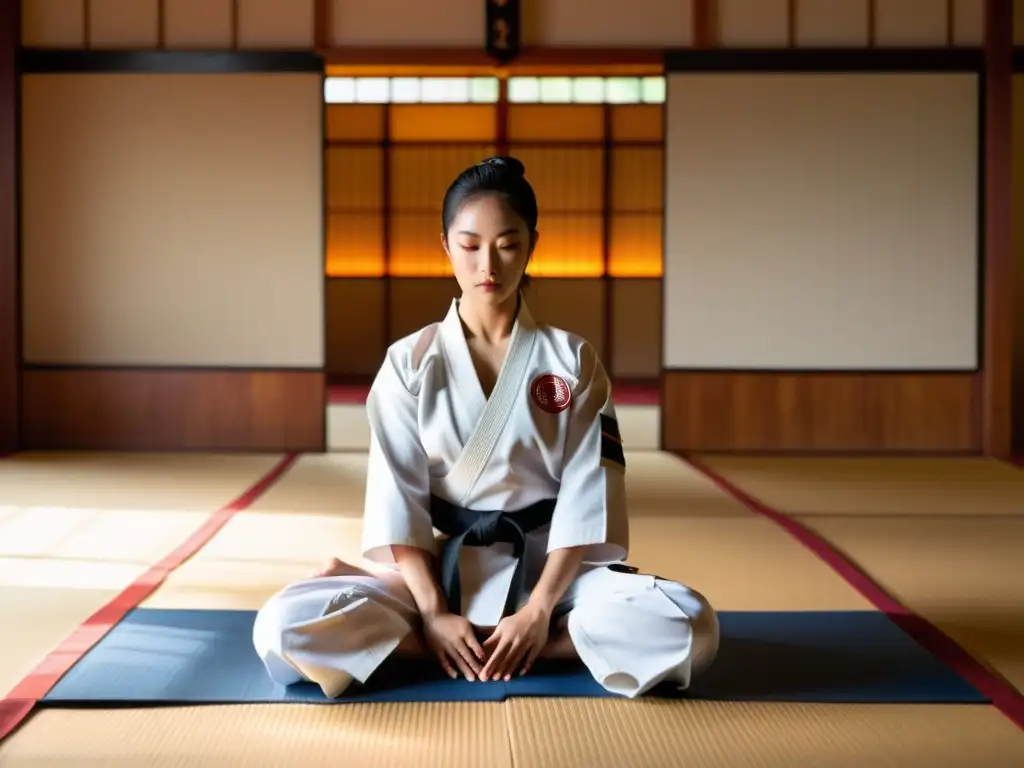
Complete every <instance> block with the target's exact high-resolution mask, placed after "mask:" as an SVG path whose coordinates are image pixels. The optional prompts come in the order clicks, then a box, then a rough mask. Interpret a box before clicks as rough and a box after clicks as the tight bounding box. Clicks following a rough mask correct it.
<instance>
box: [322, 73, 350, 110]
mask: <svg viewBox="0 0 1024 768" xmlns="http://www.w3.org/2000/svg"><path fill="white" fill-rule="evenodd" d="M355 100H356V80H355V78H354V77H328V78H327V80H326V81H325V82H324V101H326V102H327V103H328V104H351V103H353V102H354V101H355Z"/></svg>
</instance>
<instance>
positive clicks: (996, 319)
mask: <svg viewBox="0 0 1024 768" xmlns="http://www.w3.org/2000/svg"><path fill="white" fill-rule="evenodd" d="M1012 80H1013V0H987V2H986V4H985V219H984V227H985V229H984V232H985V255H984V265H985V293H984V295H985V302H984V303H985V312H984V351H983V362H982V369H983V383H982V413H981V427H982V449H983V451H984V453H985V454H986V455H988V456H991V457H993V458H1000V459H1008V458H1010V453H1011V438H1012V395H1011V393H1012V369H1013V305H1012V302H1013V280H1012V278H1013V252H1012V229H1013V211H1012V200H1011V194H1012V184H1013V181H1012V178H1013V171H1012V165H1011V163H1012V143H1013V127H1012V120H1013V92H1012V85H1013V83H1012Z"/></svg>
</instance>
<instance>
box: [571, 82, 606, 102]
mask: <svg viewBox="0 0 1024 768" xmlns="http://www.w3.org/2000/svg"><path fill="white" fill-rule="evenodd" d="M572 85H573V89H572V100H573V101H575V102H576V103H577V104H600V103H601V102H603V101H604V78H603V77H577V78H574V79H573V84H572Z"/></svg>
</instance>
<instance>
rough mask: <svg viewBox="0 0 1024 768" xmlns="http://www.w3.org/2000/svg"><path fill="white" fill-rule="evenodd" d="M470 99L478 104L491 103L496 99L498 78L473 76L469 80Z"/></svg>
mask: <svg viewBox="0 0 1024 768" xmlns="http://www.w3.org/2000/svg"><path fill="white" fill-rule="evenodd" d="M469 92H470V98H471V100H472V101H474V102H476V103H478V104H493V103H494V102H496V101H497V100H498V78H496V77H474V78H473V79H472V80H470V81H469Z"/></svg>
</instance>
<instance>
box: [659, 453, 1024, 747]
mask: <svg viewBox="0 0 1024 768" xmlns="http://www.w3.org/2000/svg"><path fill="white" fill-rule="evenodd" d="M676 455H677V456H679V458H681V459H682V460H683V461H685V462H686V463H687V464H689V465H690V466H692V467H693V468H694V469H696V470H697V471H698V472H700V473H701V474H703V475H704V476H705V477H707V478H708V479H709V480H711V481H712V482H713V483H714V484H715V485H717V486H718V487H719V488H721V489H722V490H723V491H725V492H726V493H728V494H729V495H730V496H732V497H733V498H734V499H736V500H737V501H738V502H740V503H741V504H743V505H744V506H745V507H747V509H749V510H750V511H752V512H755V513H757V514H759V515H761V516H762V517H766V518H768V519H769V520H771V521H772V522H773V523H775V524H776V525H778V526H780V527H781V528H783V529H784V530H785V531H786V533H788V534H789V535H790V536H792V537H793V538H795V539H796V540H797V541H799V542H800V543H801V544H803V545H804V546H805V547H807V548H808V549H809V550H811V552H813V553H814V554H815V555H817V556H818V557H819V558H821V559H822V560H824V561H825V563H826V564H827V565H828V566H829V567H830V568H831V569H832V570H833V571H835V572H836V573H837V574H838V575H839V576H840V577H841V578H842V579H843V580H844V581H845V582H846V583H847V584H849V585H850V586H851V587H853V588H854V589H855V590H857V591H858V592H860V594H861V595H863V596H864V597H865V598H866V599H867V600H868V601H869V602H871V603H872V604H873V605H874V606H875V607H876V608H877V609H878V610H880V611H881V612H883V613H885V614H886V615H888V616H889V618H890V619H891V620H892V621H893V623H894V624H896V625H897V626H898V627H900V629H902V630H903V631H904V632H906V633H907V634H908V635H910V636H911V637H912V638H914V640H916V641H917V642H918V643H919V644H920V645H921V646H923V647H924V648H926V649H928V650H929V651H931V653H932V654H933V655H934V656H935V657H936V658H938V659H939V660H940V661H942V662H943V663H945V664H946V665H947V666H949V667H950V668H952V669H953V670H954V671H955V672H956V673H957V674H958V675H960V676H961V677H962V678H963V679H964V680H966V681H967V682H969V683H970V684H971V685H973V686H974V687H975V688H976V689H978V691H980V692H981V694H982V695H983V696H985V697H986V698H988V699H990V700H991V701H992V705H993V706H994V707H995V708H996V709H998V710H999V711H1000V712H1002V713H1003V714H1004V715H1006V716H1007V717H1008V718H1009V719H1010V720H1011V721H1013V723H1014V724H1015V725H1016V726H1017V727H1018V728H1021V729H1024V696H1022V695H1021V694H1020V693H1019V692H1018V691H1017V690H1016V689H1015V688H1014V687H1013V686H1012V685H1010V684H1009V683H1008V682H1006V681H1005V680H1003V679H1002V678H1000V677H999V676H998V675H996V674H995V673H993V672H992V671H991V670H989V669H988V668H987V667H985V666H984V665H983V664H982V663H981V662H980V661H978V660H977V659H976V658H974V657H973V656H971V654H969V653H968V652H967V651H966V650H964V649H963V648H962V647H961V646H960V645H959V644H958V643H957V642H956V641H955V640H953V638H951V637H950V636H949V635H947V634H946V633H945V632H943V631H942V630H941V629H939V628H938V627H937V626H935V625H934V624H932V623H931V622H930V621H928V620H927V619H925V618H924V617H922V616H919V615H918V614H916V613H914V612H913V611H911V610H910V609H909V608H908V607H907V606H905V605H903V604H902V603H901V602H899V600H897V599H896V598H895V597H893V596H892V595H891V594H889V593H888V592H887V591H886V590H885V588H884V587H882V586H881V585H880V584H878V583H877V582H876V581H875V580H874V579H872V578H871V576H870V575H868V573H867V572H866V571H864V570H863V569H862V568H860V566H858V565H857V564H856V563H855V562H853V560H851V559H850V558H849V557H847V556H846V555H844V554H843V553H842V552H840V551H839V550H838V549H836V548H835V547H833V546H832V545H831V544H829V543H828V542H827V541H825V539H823V538H821V537H820V536H818V535H817V534H816V533H814V532H813V531H811V530H810V529H809V528H805V527H804V526H803V525H801V524H800V523H799V522H797V521H796V520H794V519H793V518H791V517H789V516H787V515H785V514H783V513H782V512H779V511H778V510H776V509H772V508H771V507H769V506H768V505H767V504H765V503H764V502H762V501H759V500H758V499H755V498H754V497H753V496H751V495H749V494H748V493H746V492H745V491H743V490H742V489H741V488H740V487H739V486H737V485H734V484H733V483H732V482H730V481H729V480H727V479H725V477H723V476H722V475H720V474H718V473H717V472H715V471H714V470H713V469H711V468H710V467H708V466H706V465H704V464H702V463H701V462H700V461H698V460H697V459H694V458H693V457H691V456H687V455H685V454H682V453H678V454H676Z"/></svg>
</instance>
